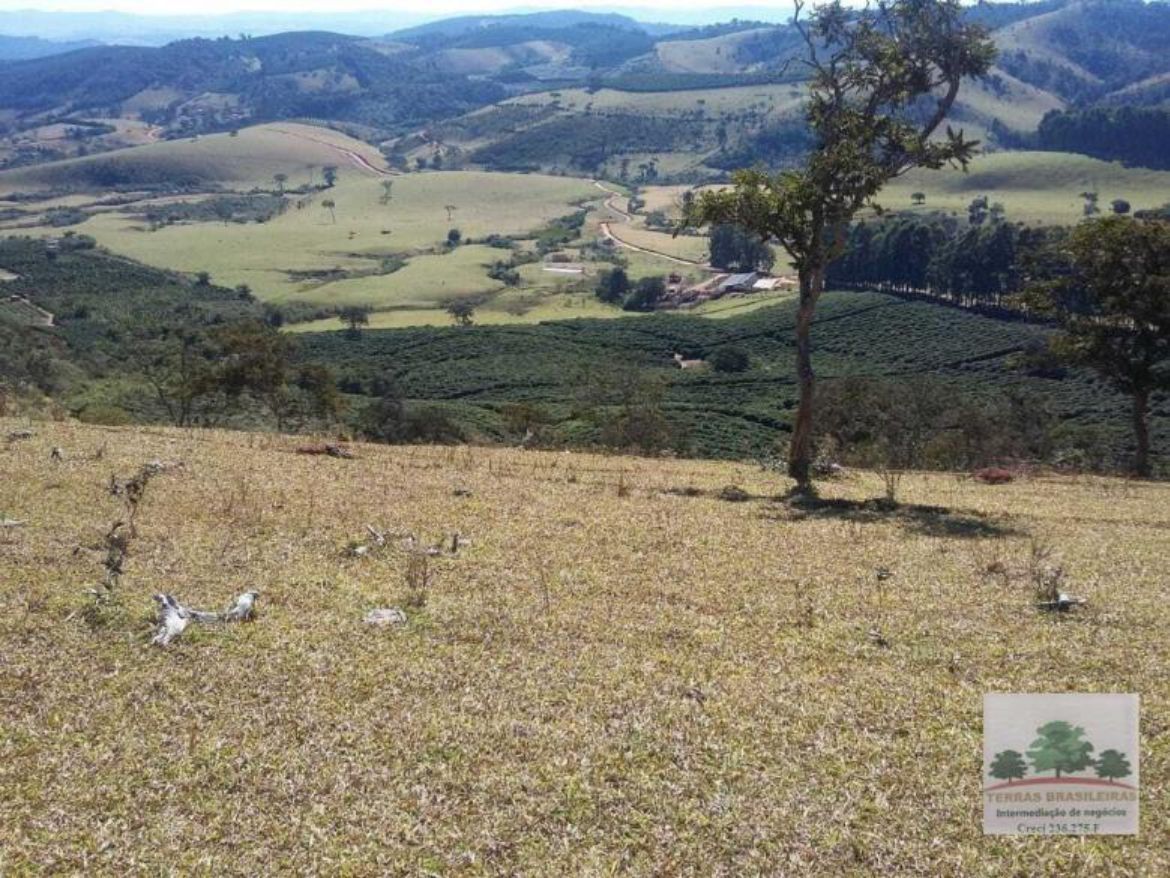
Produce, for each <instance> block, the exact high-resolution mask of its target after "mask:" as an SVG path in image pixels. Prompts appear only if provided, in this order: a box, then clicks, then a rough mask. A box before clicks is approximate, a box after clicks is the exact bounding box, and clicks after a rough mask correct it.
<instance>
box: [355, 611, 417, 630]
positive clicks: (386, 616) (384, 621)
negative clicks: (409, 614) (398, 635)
mask: <svg viewBox="0 0 1170 878" xmlns="http://www.w3.org/2000/svg"><path fill="white" fill-rule="evenodd" d="M362 621H363V622H365V623H366V624H367V625H376V626H378V627H379V628H385V627H387V626H389V625H405V624H406V613H404V612H402V610H400V609H398V608H397V607H379V608H378V609H376V610H370V612H368V613H366V616H365V618H364V619H363V620H362Z"/></svg>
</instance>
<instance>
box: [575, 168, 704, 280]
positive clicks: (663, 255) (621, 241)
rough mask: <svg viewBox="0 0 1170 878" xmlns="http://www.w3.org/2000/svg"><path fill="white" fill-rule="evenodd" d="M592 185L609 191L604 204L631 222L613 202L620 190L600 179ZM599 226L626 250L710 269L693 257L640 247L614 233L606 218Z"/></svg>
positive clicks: (619, 194) (624, 221) (603, 190)
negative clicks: (686, 257)
mask: <svg viewBox="0 0 1170 878" xmlns="http://www.w3.org/2000/svg"><path fill="white" fill-rule="evenodd" d="M593 185H594V186H596V187H597V188H598V189H600V190H601V191H602V192H608V193H609V198H607V199H606V200H605V206H606V207H607V208H609V209H610V210H612V211H613V212H614V213H616V214H617V215H618V216H620V217H621V218H622V222H623V223H631V222H633V219H634V217H633V216H632V215H631V214H630V213H628V212H627V211H624V210H622V209H621V208H620V207H618V206H617V205H616V204H615V203H614V202H615V200H616V199H618V198H621V197H623V196H622V194H621V193H620V192H615V191H614V190H613V189H610V188H608V187H607V186H605V185H604V184H603V183H602V182H601V181H600V180H594V181H593ZM600 227H601V234H603V235H605V237H607V238H609V240H611V241H613V242H614V244H616V245H617V246H619V247H624V248H625V249H627V250H633V251H635V252H637V253H646V254H649V255H650V256H657V257H658V258H659V259H665V260H667V261H668V262H673V263H675V264H677V265H686V266H689V267H691V268H702V269H705V270H707V271H711V270H712V269H711V266H710V265H706V264H704V263H702V262H696V261H695V260H693V259H683V258H682V257H681V256H671V255H670V254H669V253H663V252H662V251H661V250H654V249H652V248H650V247H640V246H638V245H637V244H632V243H630V242H629V241H626V240H624V239H623V238H622V237H621V236H620V235H618V234H616V233H615V232H614V230H613V223H611V222H609V221H608V220H602V221H601V223H600Z"/></svg>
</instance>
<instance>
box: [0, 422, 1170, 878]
mask: <svg viewBox="0 0 1170 878" xmlns="http://www.w3.org/2000/svg"><path fill="white" fill-rule="evenodd" d="M21 426H25V424H23V423H18V422H16V421H13V420H6V421H0V434H7V433H8V432H10V431H12V430H14V429H16V428H17V427H21ZM33 426H34V428H35V429H36V430H37V431H38V432H37V435H36V436H35V437H34V438H33V439H30V440H24V441H20V442H16V443H14V444H12V446H11V447H9V448H7V449H6V450H3V451H0V517H6V518H11V519H17V520H24V521H25V522H26V524H25V526H24V527H23V528H15V529H5V530H3V531H0V552H2V553H3V567H0V603H2V609H3V612H0V644H3V649H2V653H0V655H2V662H0V840H2V844H0V871H3V872H5V873H6V874H7V873H12V874H24V873H31V872H38V873H39V872H67V873H85V874H129V873H152V874H153V873H159V872H179V873H199V872H208V873H214V874H225V873H240V874H261V873H265V874H271V873H273V872H287V873H302V874H303V873H330V874H371V873H377V874H424V873H435V874H500V873H506V874H518V873H524V874H540V875H553V874H557V875H563V874H582V873H585V874H615V873H625V874H684V873H701V874H729V875H730V874H735V875H745V874H769V875H774V874H807V875H830V874H832V875H837V874H889V875H894V874H897V875H906V874H918V875H931V876H935V875H956V876H958V875H1002V874H1029V875H1032V874H1036V875H1039V874H1070V875H1075V874H1084V875H1087V874H1150V875H1153V874H1161V873H1164V872H1166V871H1167V870H1168V869H1170V854H1168V851H1170V820H1168V819H1167V818H1168V816H1170V815H1168V814H1167V807H1168V806H1167V802H1166V801H1165V799H1164V797H1161V796H1159V795H1157V794H1156V791H1157V790H1159V789H1162V788H1163V787H1165V785H1166V783H1167V782H1170V750H1168V749H1167V747H1166V745H1165V742H1164V741H1163V737H1164V735H1162V734H1161V732H1160V724H1161V721H1160V719H1159V717H1161V716H1163V715H1164V714H1165V712H1166V710H1167V708H1168V701H1170V698H1168V696H1170V684H1167V682H1166V675H1165V673H1164V668H1165V666H1166V663H1167V661H1168V660H1170V645H1168V641H1167V638H1166V637H1165V630H1166V627H1167V624H1168V623H1170V610H1168V609H1167V601H1166V589H1167V580H1166V563H1165V562H1166V552H1165V549H1166V539H1165V535H1166V531H1167V528H1168V527H1170V488H1168V487H1167V486H1165V485H1160V484H1141V483H1129V482H1124V481H1117V480H1109V479H1097V478H1070V477H1061V478H1049V477H1035V478H1027V479H1024V480H1022V481H1017V482H1016V483H1013V484H1011V485H1006V486H1002V487H987V486H982V485H979V484H977V483H976V482H974V481H971V480H963V479H958V478H956V477H954V476H950V475H932V476H919V475H911V476H908V477H907V478H906V480H905V481H904V483H903V490H904V495H905V496H904V499H905V500H906V501H907V503H914V504H931V505H936V506H945V507H948V508H949V510H950V512H949V514H940V513H938V512H930V511H922V510H918V511H915V510H913V509H911V510H908V511H905V512H903V513H902V514H900V515H883V514H880V513H877V512H873V511H872V510H871V512H870V513H868V514H864V513H862V512H858V513H856V514H828V513H825V514H818V513H811V514H807V515H801V514H798V513H796V512H794V511H793V510H791V509H789V508H787V507H786V506H784V505H781V504H779V503H776V502H773V501H770V500H768V499H766V497H767V496H769V495H773V494H775V493H777V492H778V491H780V490H782V489H783V488H785V487H786V483H785V481H784V480H782V479H779V478H777V477H776V476H774V475H772V474H770V473H768V472H764V471H762V470H761V469H759V468H758V467H757V466H755V465H747V464H731V463H704V462H687V461H665V460H647V459H636V458H622V457H603V456H592V455H586V454H564V453H543V452H523V451H518V450H498V449H497V450H489V449H484V448H425V447H419V448H390V447H372V446H355V447H354V450H355V453H356V457H355V459H353V460H337V459H333V458H324V457H306V456H302V455H297V454H294V453H292V449H293V448H294V447H295V445H296V444H297V441H298V440H296V439H293V438H283V437H278V436H268V435H261V434H238V433H226V432H212V431H180V430H172V429H158V428H143V429H136V430H132V429H102V428H96V427H83V426H79V425H75V424H70V423H59V424H53V423H43V424H34V425H33ZM53 446H60V447H61V448H62V449H64V451H65V454H66V462H65V463H64V464H55V463H52V462H51V461H50V459H49V451H50V448H51V447H53ZM103 447H104V449H105V453H104V456H103V457H102V458H101V459H93V457H92V455H93V454H94V452H95V451H96V450H97V449H99V448H103ZM154 458H161V459H163V460H182V461H184V462H185V467H184V468H183V469H182V470H179V471H176V472H170V473H167V474H164V475H162V476H159V477H157V478H156V479H155V480H153V481H152V482H151V484H150V486H149V488H148V492H147V495H146V498H145V501H144V502H143V504H142V508H141V511H140V513H139V518H138V529H139V535H138V537H137V538H136V539H135V540H134V541H133V542H132V544H131V551H130V557H129V560H128V562H127V565H126V571H125V575H124V577H123V580H122V584H121V585H120V587H119V588H120V595H121V600H120V603H119V604H118V606H117V607H116V608H115V609H114V610H113V611H111V612H109V613H108V614H107V615H106V616H105V617H104V624H101V625H99V626H98V627H95V628H90V627H89V626H87V625H86V623H85V622H84V621H83V620H82V618H81V617H80V616H79V615H78V612H79V610H80V608H82V607H83V606H84V603H85V601H86V598H85V596H84V590H85V589H86V588H87V587H88V586H89V585H90V584H91V583H93V582H94V581H95V580H96V579H97V578H98V577H99V575H100V573H101V564H100V562H101V557H102V555H101V552H100V549H99V548H98V544H99V540H100V535H101V534H102V533H104V532H105V531H106V529H108V527H109V525H110V523H111V521H112V520H114V519H116V518H118V517H119V516H120V515H121V514H122V507H121V503H120V501H118V500H117V499H116V498H113V497H110V496H109V494H108V491H107V485H108V483H109V479H110V474H111V473H117V474H120V475H126V474H129V473H131V472H133V471H135V470H136V469H137V468H138V467H139V466H140V465H141V464H142V463H143V462H144V461H147V460H151V459H154ZM728 484H735V485H738V486H739V487H741V488H742V489H744V490H745V491H747V492H748V493H749V494H751V495H753V496H755V497H757V498H758V499H752V500H749V501H748V502H742V503H729V502H726V501H723V500H720V499H718V498H717V496H716V495H717V494H718V493H719V491H720V489H721V488H722V487H723V486H725V485H728ZM456 489H458V490H456ZM672 491H679V492H682V493H696V492H697V493H698V496H683V495H682V493H670V492H672ZM824 491H825V493H826V495H828V496H831V497H841V498H852V499H862V498H866V497H872V496H876V495H879V494H880V493H881V484H880V480H879V479H877V478H876V477H874V476H870V475H865V474H854V475H850V476H848V477H847V478H845V479H844V480H841V481H837V482H833V483H829V484H827V485H825V487H824ZM367 523H371V524H374V525H375V526H377V527H379V528H380V529H383V530H386V531H391V532H406V531H412V532H414V533H415V534H417V535H419V537H420V538H422V539H424V540H427V541H429V540H436V539H438V538H439V537H440V536H442V535H443V534H449V533H450V532H452V531H459V532H460V533H461V534H463V535H464V536H465V537H467V538H470V539H471V541H472V545H471V547H470V548H468V549H466V550H464V551H462V552H461V553H460V554H459V555H458V556H456V557H454V558H448V557H440V558H438V559H435V560H434V562H433V565H432V584H431V587H430V589H429V594H428V596H427V600H426V604H425V607H423V608H422V609H418V610H412V611H410V614H411V618H410V621H409V623H408V624H407V625H406V626H405V628H403V629H400V630H389V631H383V630H372V629H369V628H367V627H365V626H364V625H363V624H362V622H361V618H362V615H363V614H364V613H365V612H366V611H367V610H369V609H371V608H373V607H379V606H398V605H401V604H402V601H403V600H404V596H405V588H406V587H405V582H404V572H405V556H404V554H403V553H402V552H401V551H400V550H398V549H397V548H396V545H397V544H396V543H395V544H394V547H392V548H391V549H389V550H387V551H385V552H383V553H382V554H381V555H375V556H373V557H367V558H361V559H358V558H350V557H347V556H346V554H345V547H346V546H347V544H349V543H350V541H352V540H354V539H363V538H365V537H366V535H365V525H366V524H367ZM1033 540H1041V541H1044V542H1045V543H1046V544H1048V545H1051V546H1052V547H1053V548H1054V550H1055V552H1056V554H1057V556H1058V557H1059V559H1060V562H1061V563H1062V564H1063V565H1064V567H1065V570H1066V572H1067V575H1068V580H1069V586H1070V588H1072V589H1074V590H1075V591H1076V593H1077V594H1079V595H1082V596H1084V597H1086V598H1087V599H1088V600H1089V605H1088V607H1087V608H1086V611H1085V612H1083V613H1081V614H1078V615H1075V616H1070V617H1067V618H1051V617H1047V616H1044V615H1041V614H1038V613H1037V612H1036V611H1035V610H1034V608H1033V607H1032V600H1033V596H1032V591H1031V588H1030V587H1029V585H1028V584H1027V583H1026V582H1025V581H1024V579H1023V578H1022V577H1021V576H1020V573H1021V571H1022V569H1023V565H1024V564H1025V563H1026V561H1027V558H1028V557H1029V553H1030V550H1031V545H1032V541H1033ZM995 565H1002V567H1003V568H1005V569H1006V570H1007V571H1008V572H1009V576H1008V577H1007V578H1006V579H1005V578H1004V577H1001V576H999V575H989V574H988V571H989V570H990V569H996V570H997V569H1000V568H999V566H995ZM878 567H888V568H890V569H891V571H892V574H893V575H892V577H891V578H890V579H888V580H886V581H885V582H884V583H882V582H879V581H878V580H877V579H876V577H875V575H874V571H875V569H876V568H878ZM245 588H255V589H257V590H259V591H260V593H261V599H260V604H259V609H260V617H259V619H258V621H256V622H255V623H253V624H250V625H241V626H235V627H231V628H224V629H219V630H217V629H211V628H201V629H199V630H197V631H196V632H195V633H194V634H193V635H191V636H189V637H187V638H186V639H185V640H181V641H180V642H179V643H178V644H177V645H176V646H174V647H173V648H171V649H169V650H165V651H164V650H160V649H158V648H156V647H151V646H150V645H149V644H148V639H149V636H150V633H151V622H150V619H151V614H152V604H151V600H150V595H151V594H152V593H154V592H156V591H159V590H166V591H170V592H173V593H174V594H176V595H178V596H180V597H181V598H183V599H184V600H186V601H189V602H190V603H192V604H194V605H196V606H210V607H217V606H220V605H223V604H225V603H226V602H227V601H228V600H229V599H230V598H231V597H232V596H234V595H235V594H237V593H239V592H240V591H243V590H244V589H245ZM875 626H876V627H877V628H878V629H880V631H881V633H882V635H883V637H884V639H885V640H886V641H887V642H888V643H889V646H888V647H882V646H879V645H877V644H876V643H875V642H874V641H873V639H872V638H871V637H869V636H868V634H867V632H868V631H869V630H870V629H871V628H873V627H875ZM988 691H997V692H998V691H1006V692H1013V691H1036V692H1046V691H1119V692H1139V693H1141V695H1142V707H1143V711H1144V713H1145V718H1144V720H1143V733H1144V738H1143V744H1144V746H1143V753H1142V774H1143V784H1144V786H1145V789H1146V790H1147V791H1149V792H1148V794H1147V795H1146V796H1145V797H1144V800H1143V809H1144V812H1145V813H1144V817H1143V827H1142V834H1141V835H1140V836H1139V837H1137V838H1108V839H1105V838H1101V839H1094V838H1085V839H1080V840H1069V839H1064V840H1059V841H1057V840H1053V839H1036V838H1006V839H1005V838H985V837H984V836H983V835H982V834H981V830H980V824H979V813H980V812H979V804H978V803H979V792H980V771H981V729H980V705H981V700H982V696H983V693H985V692H988Z"/></svg>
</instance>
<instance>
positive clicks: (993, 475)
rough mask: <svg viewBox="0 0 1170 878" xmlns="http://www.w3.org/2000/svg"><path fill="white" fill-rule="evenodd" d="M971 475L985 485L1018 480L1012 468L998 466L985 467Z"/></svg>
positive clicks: (1004, 483)
mask: <svg viewBox="0 0 1170 878" xmlns="http://www.w3.org/2000/svg"><path fill="white" fill-rule="evenodd" d="M971 475H972V477H973V478H975V479H976V480H977V481H980V482H982V483H983V484H985V485H1006V484H1007V483H1008V482H1014V481H1015V480H1016V476H1015V474H1014V473H1013V472H1012V471H1011V470H1006V469H1004V468H1003V467H998V466H988V467H984V468H983V469H979V470H975V472H973V473H971Z"/></svg>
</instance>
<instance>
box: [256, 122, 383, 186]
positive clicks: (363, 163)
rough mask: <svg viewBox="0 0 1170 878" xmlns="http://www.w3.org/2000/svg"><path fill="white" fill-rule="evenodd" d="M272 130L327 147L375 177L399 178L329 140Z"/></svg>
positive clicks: (357, 153)
mask: <svg viewBox="0 0 1170 878" xmlns="http://www.w3.org/2000/svg"><path fill="white" fill-rule="evenodd" d="M272 130H273V131H279V132H280V133H281V134H287V135H288V136H289V137H296V138H298V139H300V140H308V141H311V142H312V143H319V144H321V145H322V146H327V147H329V148H330V149H331V150H333V151H334V152H336V153H339V154H341V155H342V156H344V157H345V158H346V159H348V160H349V162H350V164H352V165H354V166H355V167H358V168H360V169H362V170H363V171H369V172H370V173H371V174H373V175H374V176H375V177H396V176H398V172H397V171H391V170H390V169H389V168H379V167H378V166H377V165H374V164H373V163H371V162H370V160H369V159H367V158H366V157H365V156H364V155H362V154H361V153H359V152H354V151H353V150H352V149H346V148H345V147H343V146H338V145H337V144H336V143H330V142H329V141H328V140H322V139H321V138H319V137H310V136H309V135H308V134H300V133H298V132H296V131H289V130H288V129H287V128H275V127H274V128H273V129H272Z"/></svg>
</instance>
